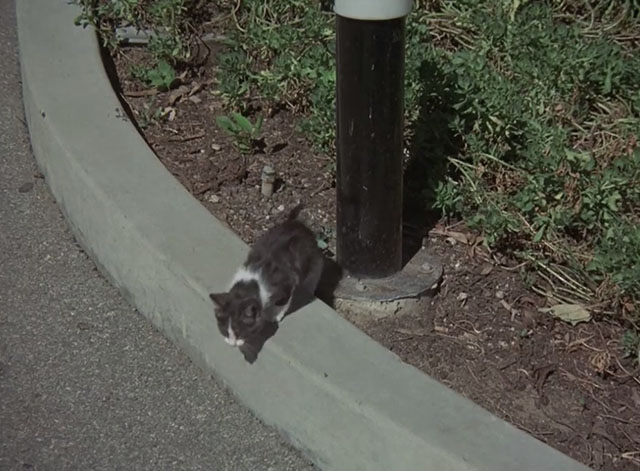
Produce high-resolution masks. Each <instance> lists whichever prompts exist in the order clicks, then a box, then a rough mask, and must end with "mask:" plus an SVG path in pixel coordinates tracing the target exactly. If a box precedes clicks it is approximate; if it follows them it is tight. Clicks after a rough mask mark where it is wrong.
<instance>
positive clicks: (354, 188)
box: [336, 0, 405, 278]
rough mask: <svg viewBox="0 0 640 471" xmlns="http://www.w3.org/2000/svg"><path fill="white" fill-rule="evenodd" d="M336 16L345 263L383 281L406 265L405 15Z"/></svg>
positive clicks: (340, 251)
mask: <svg viewBox="0 0 640 471" xmlns="http://www.w3.org/2000/svg"><path fill="white" fill-rule="evenodd" d="M383 1H385V2H389V3H388V5H391V4H392V2H399V1H400V0H383ZM336 13H338V15H337V16H336V36H337V38H336V39H337V48H336V54H337V59H336V67H337V87H336V88H337V90H336V93H337V95H336V96H337V121H338V123H337V154H338V155H337V158H338V161H337V189H338V191H337V226H338V228H337V258H338V263H339V264H340V265H341V266H342V268H343V269H345V270H346V271H347V273H350V274H353V275H356V276H360V277H367V278H380V277H384V276H388V275H392V274H393V273H396V272H398V271H399V270H400V269H401V268H402V148H403V128H404V106H403V105H404V37H405V18H404V16H402V17H399V18H392V19H385V20H361V19H353V18H348V17H344V16H340V14H339V11H338V9H337V8H336Z"/></svg>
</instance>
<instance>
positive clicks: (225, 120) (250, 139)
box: [216, 112, 262, 154]
mask: <svg viewBox="0 0 640 471" xmlns="http://www.w3.org/2000/svg"><path fill="white" fill-rule="evenodd" d="M216 122H217V123H218V126H220V128H221V129H222V130H223V131H225V132H226V133H227V134H229V135H230V136H231V137H232V138H233V142H234V145H235V146H236V148H237V149H238V150H239V151H240V152H241V153H243V154H249V153H252V152H253V151H255V150H256V148H257V147H258V146H257V142H256V141H258V137H259V135H260V132H261V131H262V116H258V118H257V119H256V122H255V123H252V122H251V121H249V119H247V118H246V117H244V116H243V115H241V114H240V113H236V112H233V113H231V115H230V116H218V117H217V118H216Z"/></svg>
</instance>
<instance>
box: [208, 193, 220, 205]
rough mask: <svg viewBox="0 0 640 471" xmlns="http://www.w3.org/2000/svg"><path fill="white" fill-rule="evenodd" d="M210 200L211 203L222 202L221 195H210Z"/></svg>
mask: <svg viewBox="0 0 640 471" xmlns="http://www.w3.org/2000/svg"><path fill="white" fill-rule="evenodd" d="M209 201H210V202H211V203H219V202H220V197H219V196H218V195H214V194H212V195H211V196H209Z"/></svg>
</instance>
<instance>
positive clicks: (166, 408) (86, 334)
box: [0, 0, 313, 471]
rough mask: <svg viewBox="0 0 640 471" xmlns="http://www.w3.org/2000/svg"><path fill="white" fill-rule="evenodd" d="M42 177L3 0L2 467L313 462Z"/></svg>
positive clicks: (294, 466) (302, 465)
mask: <svg viewBox="0 0 640 471" xmlns="http://www.w3.org/2000/svg"><path fill="white" fill-rule="evenodd" d="M38 175H39V174H38V171H37V168H36V166H35V161H34V159H33V157H32V155H31V152H30V148H29V137H28V133H27V129H26V127H25V124H24V117H23V110H22V102H21V95H20V73H19V66H18V51H17V39H16V32H15V12H14V4H13V1H12V0H0V471H5V470H27V469H28V470H52V471H61V470H76V469H77V470H154V471H155V470H200V469H202V470H212V471H220V470H252V471H254V470H274V471H275V470H307V469H313V466H312V465H311V464H310V463H309V462H308V461H307V460H306V459H304V458H302V457H301V456H300V454H299V453H298V452H297V451H295V450H293V449H292V448H291V447H290V446H289V445H287V444H286V442H285V441H284V440H283V439H282V438H281V437H280V435H279V434H278V433H277V432H276V431H274V430H273V429H270V428H268V427H266V426H265V425H263V424H261V423H260V422H259V421H258V420H257V419H256V418H255V417H253V416H252V415H251V413H250V412H249V411H248V410H247V409H245V408H244V407H242V406H241V405H239V404H238V403H237V402H235V401H234V399H233V398H232V397H231V395H230V394H229V393H228V392H227V391H226V390H225V389H224V388H223V387H222V386H221V385H220V384H218V383H217V382H216V381H215V380H214V379H212V378H209V377H206V376H205V375H204V374H203V373H202V371H201V370H200V369H198V368H197V367H196V366H194V365H193V364H192V363H191V362H190V361H189V359H188V358H187V357H186V356H185V355H184V354H183V353H182V352H181V351H180V350H178V349H177V348H176V347H175V346H173V345H172V344H171V343H170V342H169V341H167V340H166V339H165V338H164V337H163V336H162V335H161V334H160V333H159V332H157V331H156V330H155V329H154V328H153V326H152V325H151V324H150V323H149V322H148V321H147V320H146V319H144V318H143V317H142V316H141V315H139V314H138V313H137V312H136V311H135V310H133V309H132V308H131V307H130V306H129V305H127V303H126V302H125V301H124V300H123V299H122V298H121V297H120V295H119V293H118V292H117V291H116V290H115V289H114V288H113V287H112V286H110V285H109V284H108V283H107V282H106V281H105V280H104V279H103V278H102V277H101V276H100V275H99V274H98V272H97V271H96V269H95V268H94V265H93V263H92V262H91V261H90V260H89V259H88V257H87V256H86V255H85V254H84V253H83V252H82V251H81V249H80V248H79V247H78V246H77V244H76V243H75V242H74V239H73V236H72V235H71V233H70V232H69V230H68V229H67V227H66V224H65V221H64V219H63V218H62V215H61V213H60V211H59V210H58V208H57V207H56V205H55V202H54V200H53V198H52V197H51V195H50V194H49V192H48V191H47V187H46V185H45V182H44V181H43V180H42V179H41V178H39V176H38ZM274 400H275V399H274Z"/></svg>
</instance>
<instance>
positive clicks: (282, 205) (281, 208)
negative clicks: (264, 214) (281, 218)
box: [278, 204, 284, 212]
mask: <svg viewBox="0 0 640 471" xmlns="http://www.w3.org/2000/svg"><path fill="white" fill-rule="evenodd" d="M278 211H280V212H282V211H284V204H281V205H280V206H278Z"/></svg>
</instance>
